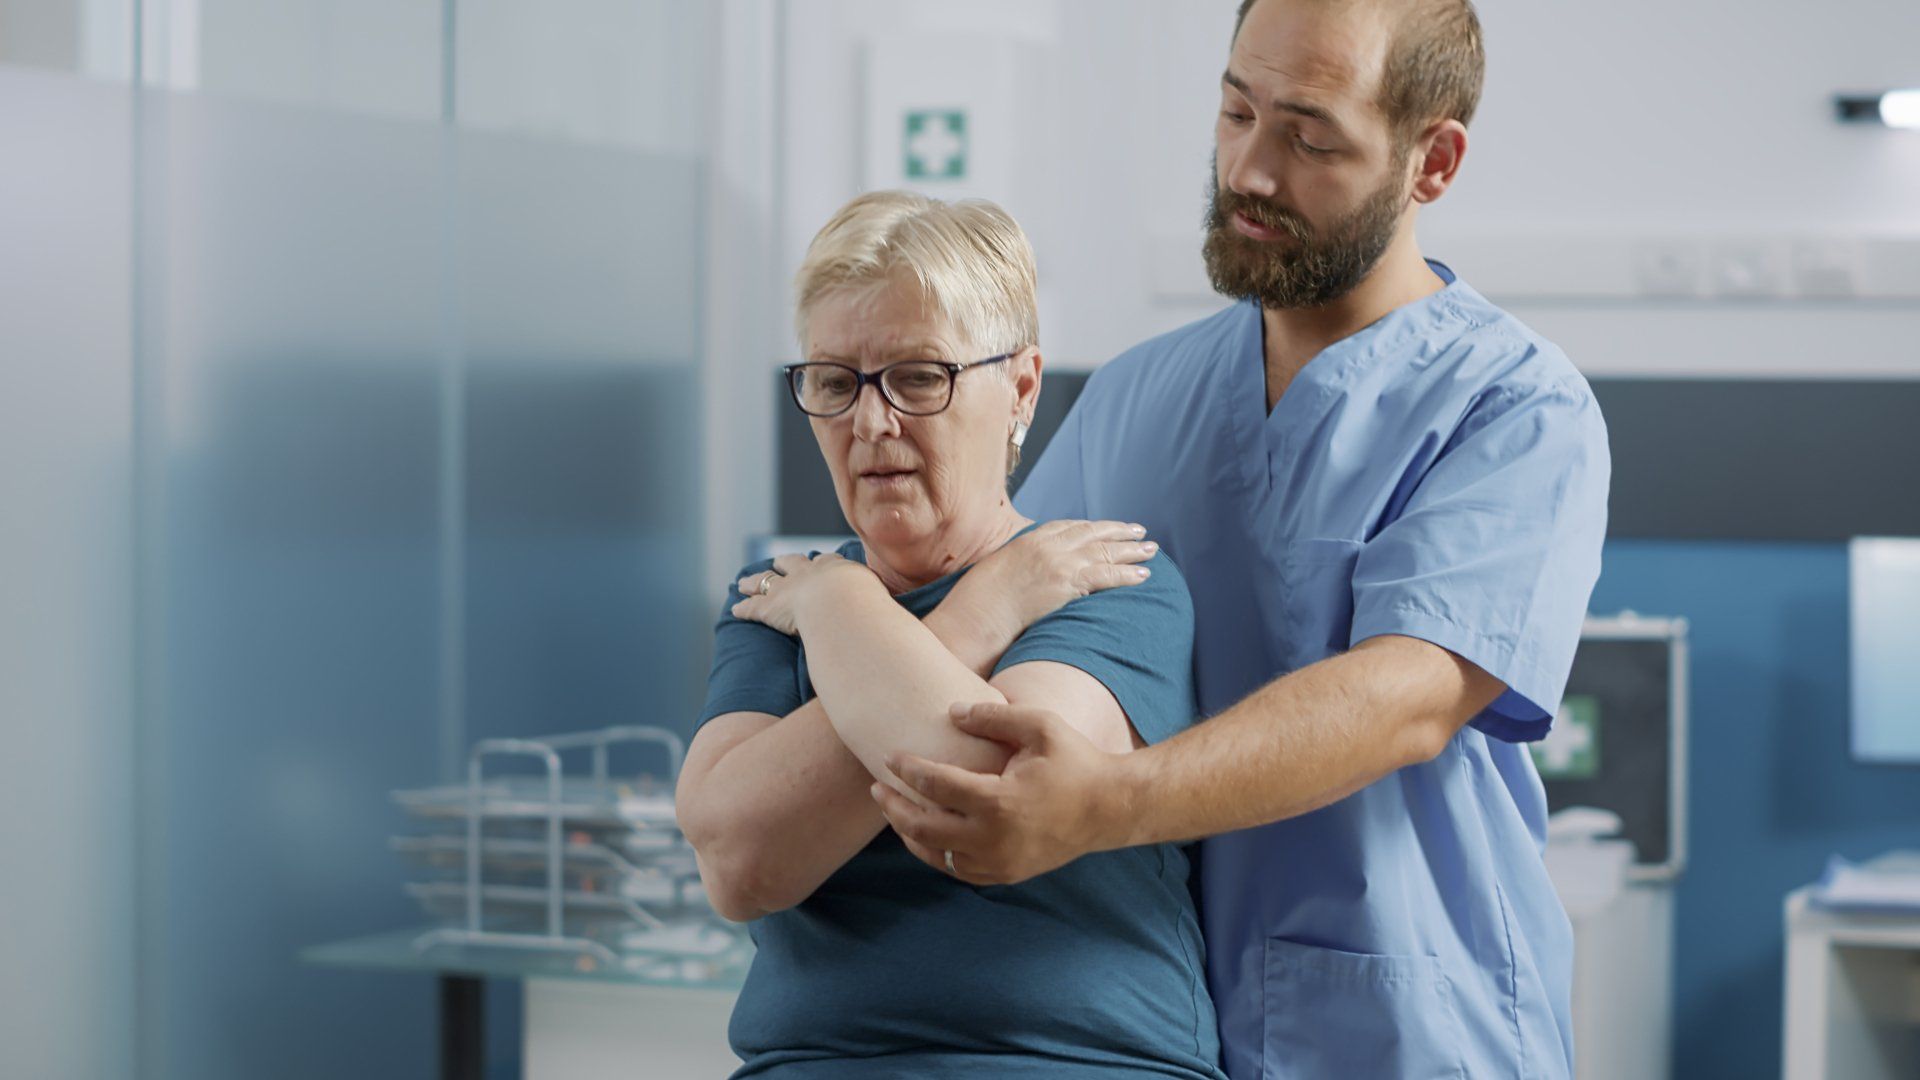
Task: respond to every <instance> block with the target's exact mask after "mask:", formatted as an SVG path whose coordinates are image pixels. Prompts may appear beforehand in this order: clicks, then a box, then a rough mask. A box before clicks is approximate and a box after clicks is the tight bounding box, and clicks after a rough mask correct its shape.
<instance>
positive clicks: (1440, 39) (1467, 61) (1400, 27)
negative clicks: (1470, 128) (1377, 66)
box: [1233, 0, 1487, 140]
mask: <svg viewBox="0 0 1920 1080" xmlns="http://www.w3.org/2000/svg"><path fill="white" fill-rule="evenodd" d="M1258 2H1259V0H1240V14H1239V15H1238V16H1237V17H1236V18H1235V20H1234V24H1233V36H1234V37H1235V38H1238V37H1239V36H1240V26H1241V24H1243V23H1245V22H1246V21H1247V12H1249V11H1251V10H1253V5H1254V4H1256V3H1258ZM1347 2H1353V0H1347ZM1371 2H1378V0H1371ZM1388 7H1389V9H1390V13H1391V15H1392V16H1394V23H1395V27H1394V33H1393V42H1392V44H1391V45H1390V46H1389V47H1388V50H1387V66H1386V72H1385V73H1384V74H1383V75H1382V76H1381V78H1380V97H1379V99H1378V100H1379V105H1380V111H1381V112H1382V113H1383V114H1385V116H1386V118H1387V123H1388V124H1389V125H1390V126H1391V127H1392V128H1393V131H1394V135H1395V137H1396V138H1398V139H1401V140H1408V139H1411V138H1413V137H1414V136H1415V135H1417V134H1419V133H1420V129H1421V128H1423V127H1425V126H1426V125H1428V124H1430V123H1432V122H1433V121H1435V120H1458V121H1460V123H1461V124H1462V125H1463V126H1464V125H1466V124H1468V123H1471V122H1472V120H1473V111H1474V109H1476V108H1478V107H1479V105H1480V86H1481V84H1482V83H1483V82H1484V81H1485V80H1486V72H1487V56H1486V51H1485V48H1484V46H1483V45H1482V44H1481V41H1480V17H1479V16H1478V15H1477V14H1475V13H1474V10H1473V3H1472V0H1397V2H1394V3H1390V4H1389V5H1388Z"/></svg>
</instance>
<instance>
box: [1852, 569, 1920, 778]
mask: <svg viewBox="0 0 1920 1080" xmlns="http://www.w3.org/2000/svg"><path fill="white" fill-rule="evenodd" d="M1848 568H1849V569H1848V576H1849V578H1850V579H1851V585H1850V588H1851V592H1852V605H1851V617H1850V620H1849V621H1850V624H1851V629H1852V649H1851V650H1850V651H1851V655H1852V661H1851V664H1852V678H1853V756H1854V758H1855V760H1858V761H1863V762H1873V763H1879V764H1895V765H1920V539H1913V538H1893V537H1877V536H1876V537H1858V538H1856V539H1855V540H1854V541H1853V543H1852V544H1851V545H1850V547H1849V550H1848Z"/></svg>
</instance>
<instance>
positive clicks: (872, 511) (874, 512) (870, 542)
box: [854, 506, 931, 548]
mask: <svg viewBox="0 0 1920 1080" xmlns="http://www.w3.org/2000/svg"><path fill="white" fill-rule="evenodd" d="M854 526H855V528H854V531H855V532H857V533H859V534H860V539H861V541H862V542H863V543H865V544H866V545H867V546H869V547H888V548H901V547H909V546H912V545H913V544H915V543H918V542H919V541H921V540H924V539H926V537H927V534H928V533H929V531H931V528H930V527H931V522H930V521H929V520H928V519H927V515H926V514H925V513H923V512H920V508H916V507H910V506H872V507H863V508H862V510H861V512H860V513H858V514H856V515H855V516H854Z"/></svg>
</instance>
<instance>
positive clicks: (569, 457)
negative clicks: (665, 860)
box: [457, 131, 717, 738]
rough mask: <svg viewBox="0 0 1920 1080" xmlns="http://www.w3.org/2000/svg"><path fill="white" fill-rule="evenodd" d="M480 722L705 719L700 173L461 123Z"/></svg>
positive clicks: (474, 733) (472, 664)
mask: <svg viewBox="0 0 1920 1080" xmlns="http://www.w3.org/2000/svg"><path fill="white" fill-rule="evenodd" d="M459 160H460V172H459V177H460V186H459V194H458V196H457V202H458V204H459V206H460V208H461V209H460V223H461V224H460V228H459V240H458V244H459V246H460V258H459V265H460V268H461V269H460V271H459V274H458V276H459V279H460V282H461V292H460V302H459V319H460V325H461V327H462V333H461V334H460V340H461V343H462V348H463V350H464V355H465V358H466V371H465V378H466V394H465V399H464V400H465V403H466V410H467V412H466V469H465V474H466V477H467V488H466V500H467V514H466V523H467V536H466V540H467V543H466V560H467V563H466V576H465V582H466V593H465V599H464V603H465V607H466V616H467V617H466V630H467V635H468V636H467V642H466V650H465V657H466V672H467V675H466V680H465V688H466V710H465V711H466V716H467V720H468V727H469V732H468V734H469V735H470V737H472V738H484V737H491V736H497V735H510V734H528V733H533V732H553V731H567V730H580V729H583V728H588V727H599V726H606V725H611V724H634V723H647V724H663V725H666V726H669V727H676V728H679V729H680V730H682V731H687V730H689V729H690V724H691V720H692V717H693V714H694V711H695V710H696V709H697V707H698V705H699V694H700V692H701V690H702V689H703V687H704V682H705V678H704V676H705V670H704V658H705V655H706V649H707V641H706V634H707V630H708V627H709V625H710V623H711V620H712V617H713V614H714V612H713V611H712V610H710V609H711V608H713V607H714V605H715V604H716V603H717V598H716V597H714V596H711V595H708V594H709V593H710V592H711V591H712V590H710V589H707V588H705V587H704V586H705V584H706V583H705V582H704V581H702V580H701V579H700V575H699V573H698V567H699V566H700V559H701V554H702V546H701V545H702V538H701V535H700V524H699V520H698V518H697V515H698V514H699V513H700V512H701V503H700V497H701V496H700V490H699V482H698V481H699V475H700V470H699V455H698V452H697V449H696V448H697V447H698V445H699V433H698V429H697V427H696V423H697V419H696V418H697V416H698V408H697V405H698V400H699V399H698V383H697V375H698V369H697V367H696V364H695V349H696V347H697V341H696V337H697V330H698V324H697V322H696V315H695V313H696V312H697V311H698V310H699V301H700V296H699V294H698V292H697V290H696V288H695V283H696V282H697V281H698V279H699V277H700V273H699V266H700V244H699V241H700V236H699V215H698V214H697V213H695V212H694V209H695V208H696V207H697V206H698V205H699V200H700V194H699V184H700V179H701V170H700V169H699V167H698V163H697V162H695V161H693V160H692V159H688V158H684V157H682V158H675V157H668V156H663V155H655V154H647V153H643V152H640V151H637V150H633V149H631V148H626V147H620V146H605V145H601V146H594V145H586V144H580V143H573V142H564V141H560V140H555V139H551V138H543V137H520V136H508V135H498V134H491V133H486V132H472V131H463V132H462V134H461V141H460V144H459Z"/></svg>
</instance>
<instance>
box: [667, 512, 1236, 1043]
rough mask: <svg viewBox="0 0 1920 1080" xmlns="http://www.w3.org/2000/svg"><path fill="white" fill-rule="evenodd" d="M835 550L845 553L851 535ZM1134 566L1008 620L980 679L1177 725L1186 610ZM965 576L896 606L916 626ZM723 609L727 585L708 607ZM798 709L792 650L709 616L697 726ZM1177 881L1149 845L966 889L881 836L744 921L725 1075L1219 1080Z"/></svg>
mask: <svg viewBox="0 0 1920 1080" xmlns="http://www.w3.org/2000/svg"><path fill="white" fill-rule="evenodd" d="M840 554H841V555H844V556H845V557H847V558H849V559H852V560H855V561H864V560H865V553H864V551H863V550H862V549H861V546H860V544H859V543H858V542H857V541H855V542H851V543H848V544H846V545H845V546H843V547H842V548H840ZM771 565H772V564H771V563H769V562H762V563H757V564H755V565H754V566H751V567H748V568H746V569H745V570H743V571H741V574H740V576H741V577H745V576H747V575H748V574H757V573H764V572H765V571H766V570H767V569H768V567H769V566H771ZM1148 565H1149V566H1150V567H1152V569H1153V575H1152V576H1151V577H1150V578H1148V579H1147V581H1146V582H1144V583H1142V584H1139V585H1132V586H1127V587H1125V588H1120V589H1110V590H1108V591H1106V592H1101V593H1096V594H1094V595H1092V596H1087V597H1082V598H1080V599H1078V600H1074V601H1072V602H1071V603H1068V604H1067V605H1066V606H1064V607H1062V608H1060V609H1059V610H1057V611H1055V612H1053V613H1052V614H1051V615H1048V616H1047V617H1046V618H1043V619H1041V620H1040V621H1039V622H1037V623H1035V624H1034V625H1033V626H1031V627H1029V628H1028V629H1027V632H1026V633H1025V634H1023V635H1021V637H1020V639H1019V640H1018V641H1016V642H1015V643H1014V644H1013V647H1012V648H1010V649H1009V650H1008V651H1007V654H1006V655H1005V656H1004V657H1002V658H1001V660H1000V662H999V664H998V666H997V667H996V669H995V670H996V672H997V671H1000V670H1005V669H1006V668H1009V667H1012V666H1014V665H1016V664H1021V663H1026V662H1029V661H1036V660H1050V661H1055V662H1058V663H1062V664H1068V665H1071V666H1073V667H1077V668H1079V669H1080V670H1082V671H1085V672H1087V673H1088V674H1089V675H1092V676H1093V677H1094V678H1096V679H1098V680H1100V682H1101V683H1102V684H1104V685H1105V686H1106V687H1107V689H1108V690H1109V691H1111V692H1112V693H1113V696H1114V698H1115V700H1117V701H1118V702H1119V703H1120V705H1121V707H1122V708H1124V709H1125V710H1126V713H1127V716H1128V718H1129V719H1131V720H1132V721H1133V726H1134V729H1135V730H1136V731H1138V732H1139V733H1140V737H1141V738H1142V739H1145V740H1146V741H1147V742H1149V743H1152V742H1159V741H1160V740H1162V739H1165V738H1168V737H1169V736H1171V735H1174V734H1176V733H1177V732H1179V731H1182V730H1184V729H1185V728H1187V727H1188V726H1189V725H1191V724H1192V723H1193V722H1194V717H1195V710H1194V694H1193V681H1192V674H1191V664H1192V648H1193V607H1192V602H1191V600H1190V599H1189V598H1188V595H1187V587H1186V583H1185V581H1184V580H1183V579H1182V578H1181V576H1180V573H1179V571H1178V570H1176V569H1175V568H1174V566H1173V564H1172V563H1171V562H1169V561H1168V560H1167V559H1166V557H1165V556H1164V555H1162V556H1157V557H1155V558H1154V559H1153V561H1152V562H1150V563H1149V564H1148ZM965 572H966V571H965V570H961V571H958V572H956V573H954V574H950V575H948V576H947V577H944V578H941V579H940V580H938V581H935V582H932V583H930V584H927V585H924V586H922V587H920V588H918V589H915V590H913V591H912V592H909V593H905V594H903V595H901V596H899V597H897V598H896V599H898V600H899V601H900V603H901V605H902V606H904V607H905V608H906V609H907V610H908V611H911V612H913V613H914V614H915V615H916V616H920V617H924V616H925V615H926V614H927V613H928V612H930V611H932V610H933V609H934V608H935V607H936V606H937V605H938V604H939V603H940V601H941V600H942V599H944V598H945V597H946V595H947V593H948V592H949V591H950V590H951V589H952V588H953V584H954V582H955V581H957V580H959V578H960V575H961V574H964V573H965ZM740 599H741V596H740V594H739V592H737V591H733V590H730V591H729V595H728V597H727V605H726V606H727V608H728V609H731V608H732V606H733V605H734V604H735V603H737V602H738V601H739V600H740ZM813 697H814V692H813V687H812V684H811V683H810V682H809V681H808V679H807V672H806V658H805V655H804V650H803V648H802V647H801V644H800V642H799V640H798V639H797V638H793V637H789V636H788V635H786V634H782V633H780V632H779V631H777V630H774V629H772V628H771V627H767V626H764V625H761V624H759V623H754V622H743V621H741V620H739V619H735V618H733V616H732V615H731V614H727V613H723V614H722V615H721V618H720V622H719V625H718V626H717V627H716V628H715V639H714V660H713V672H712V675H711V676H710V677H709V679H708V685H707V704H706V707H705V708H704V709H703V710H702V711H701V716H700V723H702V724H704V723H706V722H707V721H708V720H710V719H712V718H713V717H715V716H720V715H722V714H725V713H730V712H760V713H770V714H772V715H775V716H785V715H786V714H788V713H790V712H792V711H793V710H795V709H797V708H799V707H800V706H801V705H803V704H805V703H806V702H807V701H808V700H810V699H811V698H813ZM1187 875H1188V865H1187V858H1186V855H1185V853H1184V851H1183V849H1181V848H1180V847H1177V846H1174V845H1171V844H1160V845H1153V846H1148V847H1138V848H1129V849H1125V850H1121V851H1110V852H1102V853H1099V854H1094V855H1087V856H1084V857H1082V858H1080V859H1078V860H1076V861H1074V862H1072V863H1069V864H1068V865H1066V866H1063V867H1061V868H1060V869H1058V870H1055V871H1053V872H1052V873H1048V874H1043V875H1041V876H1040V877H1037V878H1034V879H1033V880H1031V881H1027V882H1023V883H1021V884H1019V885H1007V886H974V885H969V884H967V883H965V882H962V881H957V880H955V879H953V878H952V877H949V876H948V875H946V874H943V873H940V872H939V871H936V870H933V869H931V868H929V867H928V866H927V865H926V864H924V863H922V862H920V861H919V860H918V859H916V858H914V857H913V855H912V853H910V852H909V851H907V849H906V847H905V845H903V844H901V842H900V840H899V838H898V837H897V836H895V835H894V833H893V832H892V830H886V831H883V832H881V833H880V835H879V836H877V837H875V838H874V840H873V842H872V843H871V844H868V845H867V847H866V848H865V849H863V850H862V851H860V852H859V853H858V854H856V855H855V856H854V857H853V858H852V859H851V860H849V861H848V862H847V864H846V865H845V866H842V867H841V868H840V869H839V870H837V871H835V872H834V874H833V876H831V877H830V878H828V879H827V880H826V882H825V883H823V884H822V885H821V886H820V888H819V889H818V890H816V891H815V892H814V894H813V895H812V896H810V897H808V898H807V899H806V900H804V901H802V902H801V903H800V904H799V905H797V906H795V907H793V908H789V909H788V910H786V911H781V912H776V913H774V914H772V915H769V916H767V917H765V918H763V919H757V920H755V921H754V922H752V923H751V924H749V930H750V932H751V933H752V935H753V940H754V943H755V945H756V946H758V952H757V953H756V954H755V956H754V960H753V966H752V968H751V970H750V971H749V972H748V974H747V980H746V985H745V987H744V988H743V989H742V991H741V993H740V1000H739V1002H738V1004H737V1005H736V1006H735V1007H734V1011H733V1019H732V1022H731V1024H730V1025H729V1028H728V1040H729V1041H730V1042H731V1043H732V1045H733V1049H734V1052H735V1053H737V1054H739V1055H740V1057H741V1059H742V1060H743V1061H744V1062H745V1064H744V1065H743V1066H742V1067H741V1069H740V1070H739V1072H737V1073H735V1074H734V1075H735V1077H736V1078H739V1077H774V1078H778V1080H813V1078H822V1080H825V1078H834V1080H841V1078H849V1077H851V1078H856V1080H858V1078H861V1077H904V1076H911V1077H981V1076H993V1077H1046V1078H1049V1080H1053V1078H1078V1077H1085V1078H1089V1080H1090V1078H1093V1077H1125V1076H1159V1077H1168V1076H1171V1077H1183V1078H1188V1080H1224V1074H1223V1073H1222V1072H1221V1071H1220V1069H1219V1066H1218V1064H1217V1062H1218V1060H1219V1053H1220V1044H1219V1035H1218V1032H1217V1030H1216V1028H1215V1022H1214V1011H1213V1002H1212V1000H1211V999H1210V998H1209V997H1208V996H1207V987H1206V982H1205V957H1204V954H1203V951H1202V950H1203V946H1202V944H1201V940H1200V926H1199V922H1198V920H1197V918H1196V917H1195V913H1194V905H1193V900H1192V896H1191V894H1190V893H1189V891H1188V888H1187Z"/></svg>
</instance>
